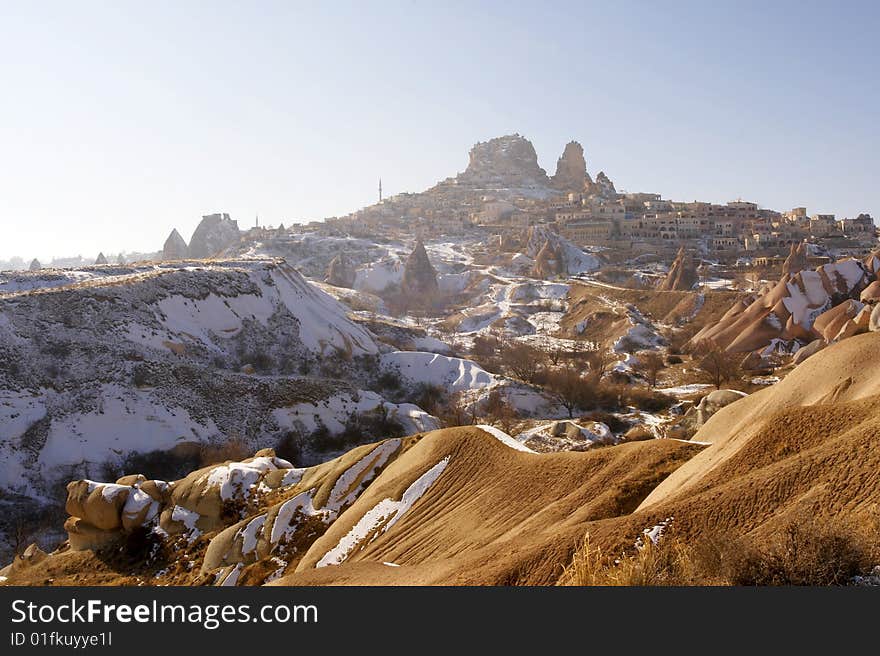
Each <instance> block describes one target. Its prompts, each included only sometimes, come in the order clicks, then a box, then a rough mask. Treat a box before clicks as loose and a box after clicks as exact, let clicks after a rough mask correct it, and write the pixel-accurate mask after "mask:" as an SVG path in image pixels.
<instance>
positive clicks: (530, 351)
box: [501, 342, 545, 383]
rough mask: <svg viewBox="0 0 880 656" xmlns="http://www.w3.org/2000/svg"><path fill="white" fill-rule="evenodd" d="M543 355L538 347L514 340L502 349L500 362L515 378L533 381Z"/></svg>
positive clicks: (528, 381)
mask: <svg viewBox="0 0 880 656" xmlns="http://www.w3.org/2000/svg"><path fill="white" fill-rule="evenodd" d="M544 357H545V354H544V352H543V351H541V350H540V349H536V348H535V347H534V346H529V345H528V344H523V343H522V342H514V343H513V344H511V345H510V346H508V347H507V348H506V349H505V350H504V353H503V355H502V357H501V363H502V365H503V366H504V369H505V370H506V371H508V372H509V373H510V374H512V375H513V376H515V377H516V378H519V379H520V380H524V381H525V382H527V383H534V382H535V380H536V378H537V374H538V372H539V370H540V366H541V362H542V361H543V360H544Z"/></svg>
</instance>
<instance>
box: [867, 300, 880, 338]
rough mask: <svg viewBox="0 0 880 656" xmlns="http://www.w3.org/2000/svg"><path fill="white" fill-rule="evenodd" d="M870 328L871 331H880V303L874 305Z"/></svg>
mask: <svg viewBox="0 0 880 656" xmlns="http://www.w3.org/2000/svg"><path fill="white" fill-rule="evenodd" d="M868 330H870V331H871V332H875V333H876V332H880V304H877V305H875V306H874V309H873V310H871V318H870V320H869V321H868Z"/></svg>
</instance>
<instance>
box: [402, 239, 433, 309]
mask: <svg viewBox="0 0 880 656" xmlns="http://www.w3.org/2000/svg"><path fill="white" fill-rule="evenodd" d="M400 287H401V291H403V293H404V294H406V295H408V296H413V297H415V296H431V295H433V294H436V293H437V290H438V285H437V272H436V271H435V270H434V266H433V265H432V264H431V260H429V259H428V252H427V251H426V250H425V245H424V244H423V243H422V242H421V240H420V241H418V242H416V247H415V248H414V249H413V252H412V253H410V255H409V257H408V258H406V263H405V264H404V267H403V278H402V279H401V283H400Z"/></svg>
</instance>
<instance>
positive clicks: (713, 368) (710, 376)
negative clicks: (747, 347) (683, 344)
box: [697, 345, 740, 389]
mask: <svg viewBox="0 0 880 656" xmlns="http://www.w3.org/2000/svg"><path fill="white" fill-rule="evenodd" d="M739 364H740V363H739V358H737V356H736V355H734V354H732V353H728V352H727V351H724V350H722V349H721V348H719V347H718V346H717V345H712V347H711V348H710V349H709V350H708V351H707V352H706V353H705V354H704V355H703V356H702V357H701V358H700V361H699V362H698V363H697V369H699V370H700V371H701V372H702V373H703V375H704V376H705V377H706V380H707V381H708V382H709V383H711V384H712V385H714V386H715V389H721V386H722V385H723V384H724V383H726V382H727V381H729V380H731V379H732V378H735V377H736V375H737V372H738V371H739Z"/></svg>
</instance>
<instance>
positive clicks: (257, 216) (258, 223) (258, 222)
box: [256, 214, 260, 228]
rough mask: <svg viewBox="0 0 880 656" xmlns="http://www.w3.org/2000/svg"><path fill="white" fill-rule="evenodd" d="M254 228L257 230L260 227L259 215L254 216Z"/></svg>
mask: <svg viewBox="0 0 880 656" xmlns="http://www.w3.org/2000/svg"><path fill="white" fill-rule="evenodd" d="M256 226H257V227H258V228H259V227H260V215H259V214H257V215H256Z"/></svg>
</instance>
